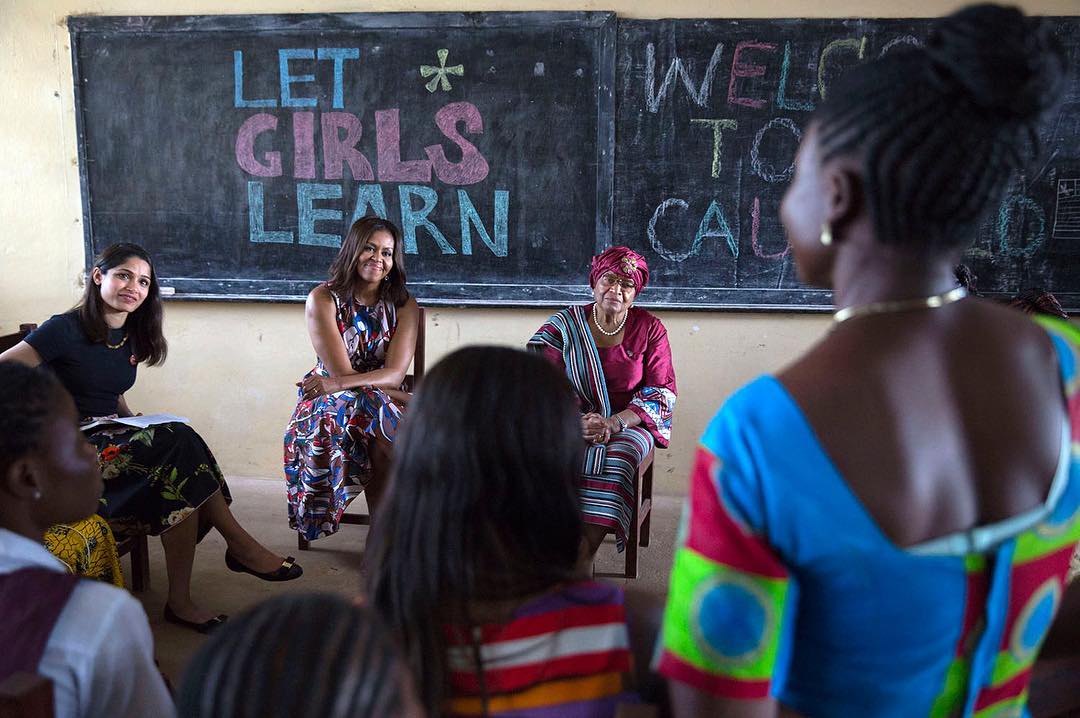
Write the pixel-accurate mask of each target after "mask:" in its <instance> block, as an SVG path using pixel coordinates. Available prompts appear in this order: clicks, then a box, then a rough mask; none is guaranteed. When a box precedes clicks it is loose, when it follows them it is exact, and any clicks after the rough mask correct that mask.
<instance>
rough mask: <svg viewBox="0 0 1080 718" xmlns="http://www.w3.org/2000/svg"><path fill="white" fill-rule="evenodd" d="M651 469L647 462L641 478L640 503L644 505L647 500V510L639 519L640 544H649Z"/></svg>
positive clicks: (651, 466)
mask: <svg viewBox="0 0 1080 718" xmlns="http://www.w3.org/2000/svg"><path fill="white" fill-rule="evenodd" d="M652 470H653V465H652V464H649V468H647V469H645V477H644V478H643V479H642V480H641V501H640V503H641V505H643V506H644V505H645V503H646V502H648V506H649V508H648V510H647V511H646V512H645V517H644V518H643V519H642V520H641V539H640V544H641V545H642V546H648V545H649V522H650V520H651V519H652Z"/></svg>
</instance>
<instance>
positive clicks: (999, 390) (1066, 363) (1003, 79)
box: [659, 5, 1080, 717]
mask: <svg viewBox="0 0 1080 718" xmlns="http://www.w3.org/2000/svg"><path fill="white" fill-rule="evenodd" d="M1054 30H1055V28H1054V27H1053V26H1052V25H1050V24H1042V23H1041V22H1040V21H1038V20H1035V19H1028V18H1025V17H1024V16H1023V15H1022V14H1021V13H1020V12H1019V11H1017V10H1016V9H1014V8H1004V7H998V6H991V5H979V6H974V7H970V8H966V9H964V10H961V11H959V12H957V13H955V14H953V15H951V16H949V17H947V18H944V19H942V20H941V21H939V22H938V23H937V24H936V26H935V27H934V29H933V31H932V32H931V34H930V37H929V39H928V41H927V43H926V45H925V46H923V47H917V48H915V47H912V48H907V49H903V50H897V51H894V52H889V53H886V54H884V55H882V56H881V57H879V58H878V59H876V60H873V61H871V62H868V63H866V64H863V65H858V66H855V67H853V68H851V69H850V70H848V71H847V72H846V73H845V75H844V76H843V77H842V78H841V79H840V80H839V81H838V82H837V83H836V84H834V85H833V86H831V87H830V88H829V95H828V97H827V98H826V99H825V100H824V101H823V102H822V104H821V105H820V106H819V107H818V108H817V109H816V110H815V112H814V114H813V115H812V116H811V118H810V121H809V124H808V126H807V128H806V131H805V133H804V134H803V137H802V142H801V144H800V147H799V151H798V154H797V157H796V169H795V175H794V178H793V179H792V182H791V185H790V187H789V188H788V190H787V193H786V195H785V197H784V201H783V203H782V205H781V217H782V219H783V223H784V227H785V230H786V232H787V236H788V240H789V242H790V244H791V248H792V253H793V255H794V258H795V262H796V266H797V268H798V271H799V276H800V278H801V279H802V281H803V282H804V283H805V284H809V285H812V286H816V287H822V288H827V289H831V290H832V291H833V301H834V303H835V305H836V309H837V311H836V313H835V314H834V317H833V326H832V328H831V331H829V332H828V333H827V334H826V335H825V336H824V337H823V338H822V339H821V341H820V342H819V343H818V344H817V345H816V346H814V347H812V348H811V349H810V350H809V351H808V352H807V353H806V354H804V355H803V356H801V357H798V358H797V359H796V360H795V361H794V362H793V363H792V364H791V365H790V366H788V367H787V368H785V369H784V370H783V371H781V372H779V373H778V374H777V375H775V376H764V377H760V378H759V379H757V380H755V381H753V382H752V383H750V384H748V385H747V386H745V387H743V388H742V389H740V390H739V391H738V392H736V393H735V394H734V395H733V396H732V397H731V398H729V399H728V400H727V402H725V404H724V406H723V407H722V408H721V410H720V412H719V413H718V414H717V415H716V417H715V418H714V419H713V420H712V422H711V423H710V424H709V426H708V427H707V428H706V430H705V433H704V435H703V437H702V439H701V443H700V444H699V448H698V457H697V459H696V461H695V463H694V468H693V473H692V476H691V484H690V497H689V501H688V505H689V506H690V507H691V510H690V512H689V514H688V515H687V516H686V517H684V520H685V530H684V531H683V535H682V537H681V539H680V544H681V545H680V547H679V548H678V550H677V553H676V557H675V562H674V567H673V569H672V578H671V590H670V591H669V594H668V607H667V614H666V618H665V622H664V627H663V639H662V644H661V645H662V649H663V650H662V653H661V656H660V658H659V669H660V672H661V673H662V674H663V675H665V676H666V677H667V678H668V680H669V683H670V686H671V693H672V704H673V707H674V708H675V713H676V715H678V716H680V717H683V716H710V717H711V716H775V715H777V714H778V713H779V712H780V711H781V707H783V709H785V710H786V709H790V710H793V711H795V712H797V713H800V714H806V715H822V716H927V715H949V716H971V715H979V716H983V715H990V714H994V715H1025V714H1026V713H1027V711H1026V708H1025V703H1026V700H1027V695H1028V685H1029V680H1030V676H1031V668H1032V665H1033V663H1034V662H1035V660H1036V658H1037V657H1041V656H1044V655H1046V654H1047V653H1048V652H1051V651H1053V650H1055V649H1058V648H1060V647H1063V646H1067V645H1068V640H1061V639H1062V638H1064V637H1065V634H1066V633H1072V634H1073V637H1072V639H1071V640H1073V641H1074V643H1073V644H1072V647H1071V649H1068V650H1071V651H1073V652H1076V650H1077V646H1078V645H1080V644H1077V643H1075V640H1076V639H1075V634H1076V633H1077V631H1078V630H1080V628H1078V627H1080V591H1078V590H1077V589H1078V588H1080V586H1078V585H1077V584H1076V583H1073V584H1072V586H1071V590H1066V589H1065V576H1066V573H1067V571H1068V564H1069V556H1070V554H1071V553H1072V550H1073V546H1074V545H1075V543H1076V542H1077V540H1078V539H1080V452H1077V451H1076V450H1075V448H1074V447H1075V446H1076V445H1077V444H1076V442H1078V441H1080V374H1078V373H1077V372H1078V365H1080V337H1078V333H1077V332H1076V330H1075V329H1074V328H1072V327H1070V326H1069V325H1068V324H1067V323H1065V322H1062V321H1061V320H1057V319H1053V318H1043V317H1038V318H1036V319H1037V320H1036V321H1032V320H1031V319H1029V318H1028V317H1025V316H1024V315H1022V314H1020V313H1019V312H1015V311H1012V310H1009V309H1008V308H1007V307H1004V306H1002V305H1000V304H999V303H997V302H993V301H985V300H981V299H978V298H975V297H968V296H967V293H966V292H965V291H964V289H963V288H962V287H957V286H956V280H955V277H954V275H953V268H954V266H955V265H956V263H957V261H958V260H959V258H960V256H961V254H962V253H963V251H964V249H965V247H966V246H967V245H968V244H969V243H970V242H971V241H972V240H973V239H974V236H975V234H976V231H977V229H978V227H979V226H980V223H981V222H982V221H983V220H984V218H985V217H986V215H987V213H988V212H990V211H992V210H993V209H995V208H996V207H997V206H998V205H999V203H1000V201H1001V196H1002V194H1003V193H1004V191H1005V189H1006V186H1007V185H1008V182H1009V181H1010V177H1012V176H1014V174H1015V173H1016V172H1017V171H1018V170H1020V169H1021V168H1023V167H1025V166H1026V165H1028V164H1029V163H1030V162H1031V161H1032V160H1033V159H1034V156H1035V154H1036V152H1035V149H1036V148H1035V146H1034V145H1035V142H1036V140H1037V138H1038V129H1039V127H1040V126H1041V123H1042V122H1044V121H1045V120H1047V119H1048V113H1049V112H1050V110H1051V109H1052V108H1053V105H1054V103H1055V102H1056V101H1057V98H1058V97H1059V96H1060V95H1061V91H1060V87H1061V80H1062V76H1063V72H1064V58H1063V55H1062V53H1061V52H1060V50H1059V49H1058V47H1057V45H1058V43H1056V41H1055V39H1054V38H1053V36H1052V34H1051V33H1052V32H1053V31H1054ZM872 54H875V55H876V53H872ZM972 357H977V360H974V361H973V360H972ZM1055 614H1057V615H1058V618H1057V619H1056V620H1055V618H1054V616H1055ZM1044 641H1045V643H1044Z"/></svg>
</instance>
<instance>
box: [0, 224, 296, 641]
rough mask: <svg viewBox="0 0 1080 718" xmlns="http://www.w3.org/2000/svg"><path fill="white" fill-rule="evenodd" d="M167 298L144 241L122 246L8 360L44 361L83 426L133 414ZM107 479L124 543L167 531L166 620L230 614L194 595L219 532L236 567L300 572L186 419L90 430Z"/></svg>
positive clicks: (157, 346) (107, 498)
mask: <svg viewBox="0 0 1080 718" xmlns="http://www.w3.org/2000/svg"><path fill="white" fill-rule="evenodd" d="M161 316H162V307H161V297H160V292H159V290H158V283H157V275H156V274H155V272H154V268H153V264H152V262H151V261H150V255H149V254H147V253H146V250H144V249H143V248H142V247H139V246H138V245H135V244H114V245H112V246H110V247H107V248H106V249H105V250H104V251H103V252H102V253H101V254H100V255H99V256H98V257H97V259H96V260H95V261H94V266H93V267H92V268H91V270H90V272H89V276H88V278H87V282H86V290H85V292H84V294H83V299H82V302H81V303H80V304H79V306H78V307H76V309H74V310H72V311H70V312H67V313H66V314H58V315H56V316H54V317H52V318H51V319H49V320H48V321H47V322H45V323H44V324H42V325H41V326H40V327H38V329H37V330H36V331H34V332H33V333H32V334H30V336H28V337H27V338H26V340H25V341H23V342H20V343H19V344H17V345H15V346H14V347H12V348H11V349H9V350H8V351H6V352H4V354H3V355H0V359H10V360H13V361H18V362H22V363H23V364H28V365H30V366H37V365H39V364H44V365H45V366H47V367H49V368H50V369H51V370H52V371H53V372H54V373H55V374H56V375H57V377H59V379H60V381H61V383H62V384H63V385H64V387H65V388H66V389H67V390H68V391H69V392H70V393H71V395H72V397H73V398H74V399H75V405H76V407H77V408H78V411H79V416H80V417H83V423H84V424H87V423H89V420H91V419H95V418H100V417H109V416H113V417H115V416H118V415H119V416H131V415H132V411H131V409H130V408H129V407H128V404H127V401H126V400H125V398H124V393H125V392H126V391H127V390H128V389H130V388H131V387H132V385H134V383H135V374H136V368H137V366H138V364H139V363H141V362H145V363H146V364H148V365H149V366H155V365H158V364H161V363H162V362H163V361H165V354H166V349H167V346H166V342H165V337H164V335H162V333H161ZM84 434H85V435H86V438H87V439H89V440H90V442H91V443H93V445H94V447H95V448H96V449H97V452H98V460H99V461H100V463H101V474H102V477H103V478H104V479H105V492H104V495H103V497H102V503H101V509H100V511H99V513H100V514H101V515H102V516H104V517H105V518H106V519H107V520H108V521H109V525H110V527H111V528H112V531H113V533H115V534H116V535H117V536H118V537H120V538H121V539H123V538H126V537H128V536H132V535H140V534H150V535H151V536H161V544H162V546H163V547H164V549H165V567H166V571H167V573H168V576H169V595H168V598H167V600H166V603H165V618H166V620H168V621H170V622H172V623H177V624H179V625H182V626H185V627H188V628H193V629H195V630H198V631H200V632H203V633H205V632H208V631H211V630H213V629H214V628H216V627H217V626H218V625H220V624H221V622H222V621H224V620H225V617H224V616H223V615H219V614H217V613H216V612H214V611H210V610H208V609H206V608H203V607H202V606H200V605H199V604H198V603H196V602H195V601H194V599H193V598H192V596H191V568H192V563H193V561H194V559H195V544H196V543H197V542H198V541H199V539H201V538H202V536H203V535H205V534H206V532H207V531H209V530H210V528H211V527H212V528H216V529H218V531H219V532H220V533H221V535H222V537H223V538H224V539H225V541H226V543H227V544H228V549H227V550H226V552H225V561H226V563H227V564H228V566H229V568H231V569H232V570H234V571H238V572H241V571H242V572H247V573H251V574H253V575H255V576H258V577H259V578H262V579H264V580H268V581H283V580H289V579H293V578H297V577H299V576H300V574H301V569H300V567H299V566H296V565H295V564H293V563H292V558H291V557H290V558H287V559H286V558H283V557H282V556H278V555H277V554H275V553H273V552H272V551H269V550H267V549H266V548H265V547H263V546H262V545H261V544H260V543H259V542H258V541H256V540H255V539H254V538H252V536H251V535H250V534H248V533H247V531H245V530H244V528H243V527H242V526H241V525H240V524H239V523H238V522H237V520H236V518H235V517H234V516H233V514H232V512H231V511H230V510H229V505H228V504H229V501H230V500H231V499H230V498H229V493H228V487H227V486H226V485H225V478H224V477H223V476H222V474H221V469H220V468H219V467H218V465H217V461H216V460H215V459H214V456H213V454H211V453H210V449H209V448H208V447H207V446H206V443H205V442H204V441H203V440H202V437H200V436H199V435H198V434H197V433H195V431H194V430H193V429H192V428H191V427H189V426H187V425H186V424H181V423H168V424H159V425H156V426H150V427H148V428H146V429H135V428H131V427H128V426H124V425H121V424H109V423H107V422H106V423H104V424H103V425H100V426H97V427H95V428H89V429H85V430H84Z"/></svg>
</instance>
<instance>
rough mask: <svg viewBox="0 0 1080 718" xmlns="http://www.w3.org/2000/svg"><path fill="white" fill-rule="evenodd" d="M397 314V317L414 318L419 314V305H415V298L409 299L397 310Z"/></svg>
mask: <svg viewBox="0 0 1080 718" xmlns="http://www.w3.org/2000/svg"><path fill="white" fill-rule="evenodd" d="M397 313H398V316H399V317H415V316H417V315H418V314H419V313H420V305H419V304H417V303H416V298H415V297H409V298H408V299H406V300H405V303H404V304H402V305H401V306H400V307H398V308H397Z"/></svg>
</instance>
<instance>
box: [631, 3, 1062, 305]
mask: <svg viewBox="0 0 1080 718" xmlns="http://www.w3.org/2000/svg"><path fill="white" fill-rule="evenodd" d="M932 22H933V21H932V20H912V19H905V20H836V19H833V20H824V19H822V20H818V19H815V20H797V19H784V20H659V21H652V20H620V21H619V40H618V51H617V62H618V67H617V70H616V106H617V120H616V152H615V203H614V241H615V242H616V243H618V244H625V245H629V246H631V247H635V248H638V249H640V250H641V251H643V252H644V254H645V255H646V257H647V259H648V260H649V265H650V268H651V269H652V272H653V275H652V282H653V284H652V286H650V288H649V289H648V291H647V294H646V295H643V297H642V299H643V300H646V301H648V302H652V303H655V304H658V305H662V306H673V307H726V308H754V309H824V308H828V307H829V306H830V293H829V292H825V291H819V290H812V289H806V288H804V287H803V286H801V285H800V284H799V282H798V279H797V277H796V274H795V268H794V266H793V264H792V261H791V256H790V253H789V251H788V249H787V242H786V240H785V238H784V233H783V229H782V228H781V226H780V218H779V208H780V200H781V198H782V196H783V193H784V190H785V189H786V187H787V184H788V181H789V179H790V177H791V174H792V172H793V169H794V168H793V164H792V163H793V160H794V157H795V150H796V147H797V145H798V141H799V138H800V137H801V133H802V131H803V129H804V128H805V126H806V123H807V119H808V116H809V115H810V111H811V110H812V109H813V107H814V106H816V104H817V103H818V102H820V100H821V97H822V93H823V92H826V93H827V92H828V87H829V83H830V82H831V81H832V80H833V79H834V78H835V77H836V76H837V75H838V73H840V72H841V71H842V70H843V69H844V68H846V67H848V66H850V65H851V64H853V63H857V62H859V61H860V60H870V59H873V58H876V57H879V56H880V55H882V54H883V53H887V52H890V51H892V50H895V49H896V48H898V47H902V46H903V45H905V44H907V43H921V42H923V41H924V40H925V38H926V36H927V34H928V31H929V28H930V25H931V23H932ZM1051 22H1052V23H1053V26H1054V28H1055V33H1056V35H1057V36H1058V37H1059V38H1060V40H1061V41H1062V42H1063V43H1064V44H1065V45H1066V47H1067V48H1068V53H1069V60H1068V66H1069V67H1071V68H1074V69H1075V68H1078V67H1080V18H1077V17H1067V18H1052V19H1051ZM1041 135H1042V140H1043V142H1044V147H1045V156H1046V159H1045V160H1044V162H1045V164H1041V165H1040V167H1038V168H1036V171H1035V172H1033V173H1031V174H1030V175H1023V176H1017V177H1014V178H1013V179H1012V181H1011V183H1010V187H1009V189H1008V192H1007V193H1006V195H1005V198H1004V200H1003V202H1002V203H1001V205H1000V207H999V208H997V210H996V211H995V212H993V213H992V214H991V216H989V217H988V218H987V219H986V221H985V223H984V224H983V226H982V227H981V229H980V231H979V236H978V240H977V241H976V242H975V244H974V245H973V246H972V248H971V250H970V251H969V252H968V253H967V255H966V256H965V262H966V263H967V264H969V265H970V266H971V267H972V269H973V270H974V272H975V274H976V275H977V276H978V278H979V282H978V284H979V289H980V290H981V291H982V292H984V293H987V294H990V295H999V296H1012V295H1015V294H1016V293H1018V292H1019V291H1020V290H1021V289H1025V288H1029V287H1041V288H1044V289H1048V290H1050V291H1053V292H1054V293H1055V294H1056V296H1057V297H1058V299H1059V300H1061V302H1062V303H1063V304H1065V305H1066V307H1067V308H1069V309H1070V310H1072V311H1078V310H1080V73H1074V74H1073V76H1072V77H1071V78H1070V80H1069V85H1068V87H1067V90H1066V92H1065V95H1064V98H1063V102H1062V104H1061V106H1060V112H1059V114H1058V115H1057V116H1056V117H1054V118H1052V119H1051V121H1049V122H1048V123H1047V124H1046V126H1045V127H1044V128H1043V130H1042V133H1041Z"/></svg>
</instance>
